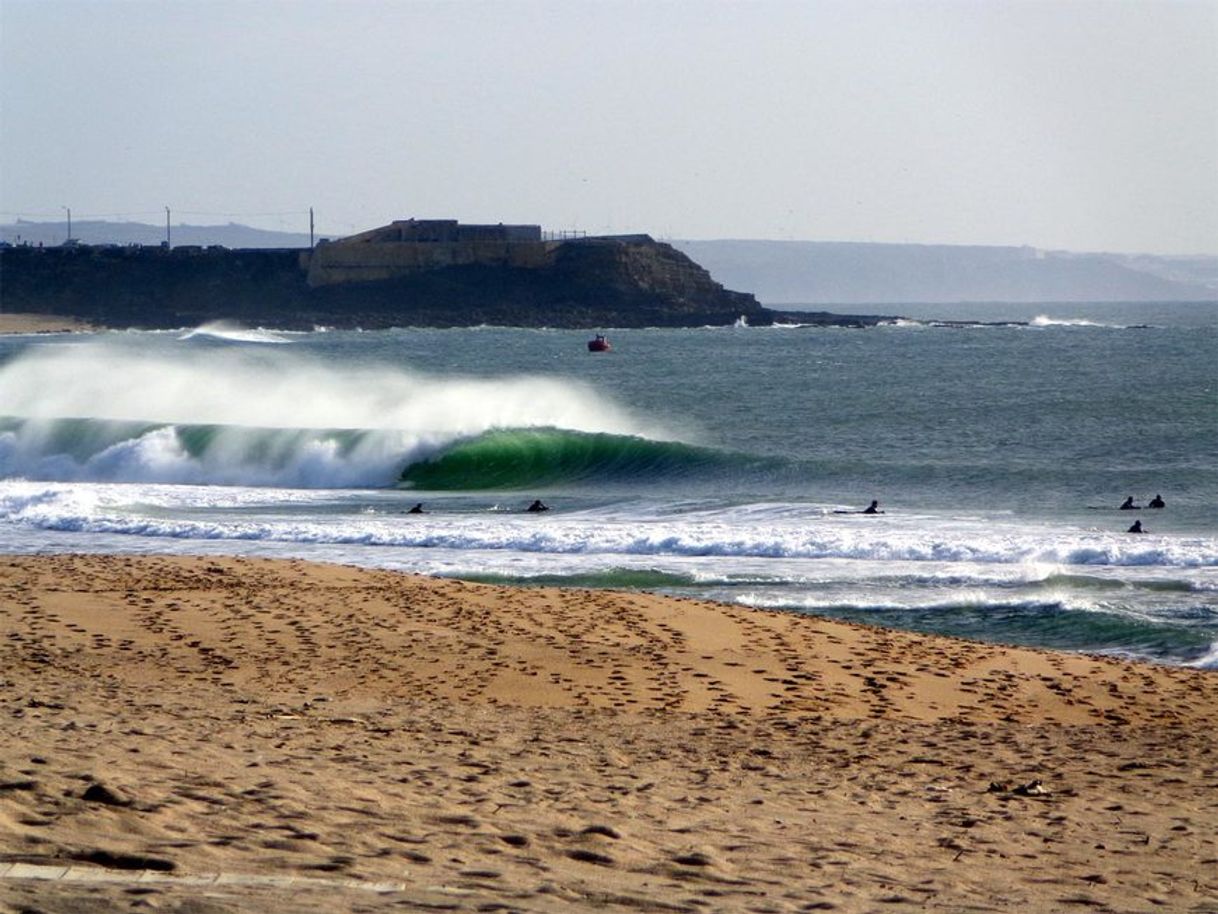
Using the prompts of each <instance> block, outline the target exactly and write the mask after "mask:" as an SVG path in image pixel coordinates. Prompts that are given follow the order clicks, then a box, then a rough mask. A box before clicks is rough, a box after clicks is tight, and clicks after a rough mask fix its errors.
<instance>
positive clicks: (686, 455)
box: [402, 428, 741, 491]
mask: <svg viewBox="0 0 1218 914" xmlns="http://www.w3.org/2000/svg"><path fill="white" fill-rule="evenodd" d="M740 462H741V458H739V457H737V456H735V455H731V454H725V453H723V452H721V451H714V450H711V449H709V448H700V447H695V446H693V445H689V444H682V443H680V442H675V441H651V440H649V439H646V438H635V437H631V436H628V435H609V434H600V433H587V432H572V431H564V430H562V429H554V428H546V429H505V430H501V431H494V432H487V433H486V434H484V435H479V436H478V437H476V438H471V439H468V440H466V441H461V442H458V443H456V444H454V445H453V446H452V447H450V448H448V449H447V450H445V451H444V452H443V453H441V454H440V455H438V456H437V457H435V458H433V459H431V460H426V461H421V462H418V463H413V464H411V465H410V466H408V467H406V469H405V470H403V471H402V482H404V483H407V484H409V485H412V486H414V487H416V488H420V489H431V490H439V491H445V490H472V489H523V488H530V487H537V486H547V485H557V484H561V483H570V482H578V481H583V480H597V481H601V482H630V481H635V482H644V481H651V480H654V479H657V478H669V479H671V478H673V477H682V476H686V477H688V476H697V475H702V474H706V473H712V472H715V471H716V470H721V469H724V468H727V467H729V466H735V465H739V463H740Z"/></svg>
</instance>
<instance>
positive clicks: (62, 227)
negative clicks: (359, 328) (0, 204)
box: [0, 219, 324, 248]
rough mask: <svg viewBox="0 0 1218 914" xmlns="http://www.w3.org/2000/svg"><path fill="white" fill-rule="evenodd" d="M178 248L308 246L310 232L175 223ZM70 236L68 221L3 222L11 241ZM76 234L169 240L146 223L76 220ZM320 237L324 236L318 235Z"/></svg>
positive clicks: (120, 240)
mask: <svg viewBox="0 0 1218 914" xmlns="http://www.w3.org/2000/svg"><path fill="white" fill-rule="evenodd" d="M170 235H171V240H172V241H173V245H174V247H177V246H178V245H201V246H203V247H207V246H209V245H213V244H218V245H221V246H223V247H226V248H307V247H308V246H309V233H308V232H273V231H268V230H266V229H258V228H251V227H250V226H248V225H238V224H236V223H235V222H230V223H228V224H227V225H173V226H171V227H170ZM67 237H68V224H67V222H26V221H24V220H18V221H17V222H15V223H12V224H10V225H0V241H6V242H8V243H9V244H24V243H29V244H33V245H39V244H41V245H45V246H47V247H52V246H55V245H61V244H63V243H64V241H66V240H67ZM72 237H73V238H74V239H75V240H77V241H79V242H80V243H81V244H124V245H126V244H150V245H158V244H160V243H161V242H162V241H164V240H165V226H164V225H147V224H145V223H142V222H103V221H78V220H76V219H73V220H72ZM317 237H318V239H320V238H322V237H324V236H322V235H321V234H318V236H317Z"/></svg>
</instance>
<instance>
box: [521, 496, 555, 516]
mask: <svg viewBox="0 0 1218 914" xmlns="http://www.w3.org/2000/svg"><path fill="white" fill-rule="evenodd" d="M525 510H526V511H528V512H529V513H530V514H537V513H538V512H539V511H549V510H550V506H549V505H545V504H542V502H541V499H540V498H538V499H536V500H535V501H534V502H533V503H532V504H531V505H529V506H528V507H527V508H525Z"/></svg>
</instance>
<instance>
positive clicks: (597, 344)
mask: <svg viewBox="0 0 1218 914" xmlns="http://www.w3.org/2000/svg"><path fill="white" fill-rule="evenodd" d="M612 348H613V347H612V346H611V345H609V341H608V340H607V339H605V337H604V335H603V334H600V333H598V334H597V335H596V336H594V337H593V338H592V339H590V340H588V351H589V352H608V351H609V350H610V349H612Z"/></svg>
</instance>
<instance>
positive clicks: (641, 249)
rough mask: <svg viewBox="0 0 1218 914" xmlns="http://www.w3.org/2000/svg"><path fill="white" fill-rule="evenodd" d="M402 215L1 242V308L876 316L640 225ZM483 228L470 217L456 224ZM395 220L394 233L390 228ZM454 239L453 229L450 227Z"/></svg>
mask: <svg viewBox="0 0 1218 914" xmlns="http://www.w3.org/2000/svg"><path fill="white" fill-rule="evenodd" d="M434 225H440V226H441V227H447V228H452V227H453V226H456V223H414V222H413V220H411V221H410V222H409V223H405V222H403V223H394V224H393V225H392V226H387V227H385V228H384V229H379V230H373V232H369V233H364V234H363V235H358V236H353V237H352V238H350V239H344V240H342V241H338V242H334V243H331V244H323V245H320V246H319V247H317V248H314V249H309V248H305V249H227V248H223V247H218V246H217V247H197V246H189V247H176V248H168V247H148V246H109V245H65V246H62V247H33V246H5V247H0V311H3V312H5V313H10V314H11V313H37V314H43V315H50V316H55V317H70V318H75V319H77V320H82V321H86V322H89V323H92V324H96V325H102V326H110V327H140V328H148V329H164V328H173V327H182V326H193V325H198V324H201V323H205V322H208V321H215V320H233V321H239V322H242V323H245V324H248V325H254V326H274V327H279V328H283V329H312V328H313V327H316V326H327V327H335V328H355V327H360V328H364V329H379V328H386V327H394V326H429V327H462V326H478V325H484V324H494V325H504V326H522V327H586V328H591V327H688V326H704V325H723V324H732V323H734V322H735V321H737V320H738V319H739V318H741V317H743V318H744V319H745V320H746V321H747V322H748V323H749V324H751V325H755V326H764V325H768V324H773V323H776V322H779V323H781V322H796V323H815V324H833V325H841V326H868V325H873V324H875V323H878V322H880V321H881V320H884V318H882V317H880V316H875V315H836V314H828V313H825V312H819V313H816V314H808V313H804V312H782V311H775V310H772V309H769V308H766V307H763V306H762V305H761V304H760V303H759V302H758V301H757V299H756V298H755V297H754V296H753V295H751V294H749V293H745V292H733V291H729V290H727V289H725V288H724V287H723V286H722V285H721V284H720V283H718V282H716V281H715V280H714V279H713V278H712V277H711V275H710V274H709V273H708V272H707V271H706V270H705V269H703V268H702V267H700V266H699V265H698V264H697V263H695V262H694V261H692V260H691V259H690V258H689V257H687V256H686V255H684V254H682V253H681V252H680V251H678V250H677V249H676V248H674V247H672V246H671V245H669V244H665V243H662V242H657V241H655V240H654V239H652V238H650V237H649V236H646V235H632V236H625V237H605V238H578V239H567V240H559V241H543V240H541V239H540V237H538V238H536V239H533V238H527V239H524V240H518V239H515V238H497V237H493V231H494V230H495V229H496V228H498V229H504V228H506V229H514V228H515V227H511V226H509V227H487V228H489V229H490V230H491V234H492V237H490V238H487V237H482V236H473V237H472V239H467V238H465V237H461V238H459V239H458V240H451V241H438V242H437V241H413V240H406V241H402V240H398V238H399V237H401V236H402V235H403V231H402V230H401V229H400V228H398V227H401V226H405V227H406V229H407V230H412V229H413V230H415V231H416V232H417V230H418V226H434ZM478 228H483V227H472V226H462V227H460V229H461V230H462V231H464V230H465V229H478ZM391 230H395V231H396V233H397V237H394V238H392V239H387V238H386V233H387V232H389V231H391ZM454 237H456V236H454Z"/></svg>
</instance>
